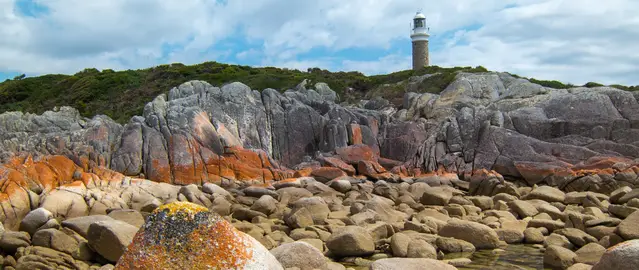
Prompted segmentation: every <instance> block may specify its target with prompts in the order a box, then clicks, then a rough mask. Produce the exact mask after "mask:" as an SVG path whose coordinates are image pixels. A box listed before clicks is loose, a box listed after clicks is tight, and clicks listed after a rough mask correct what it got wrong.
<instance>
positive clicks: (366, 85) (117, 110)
mask: <svg viewBox="0 0 639 270" xmlns="http://www.w3.org/2000/svg"><path fill="white" fill-rule="evenodd" d="M487 71H488V70H486V69H485V68H484V67H481V66H478V67H454V68H444V67H438V66H428V67H425V68H423V69H421V70H404V71H399V72H395V73H390V74H384V75H375V76H365V75H363V74H362V73H360V72H330V71H328V70H322V69H319V68H310V69H308V70H306V71H300V70H291V69H286V68H284V69H280V68H275V67H263V68H253V67H249V66H241V65H228V64H222V63H217V62H205V63H201V64H197V65H190V66H186V65H183V64H179V63H176V64H170V65H160V66H157V67H152V68H147V69H139V70H125V71H113V70H110V69H105V70H102V71H99V70H97V69H95V68H87V69H85V70H82V71H80V72H78V73H76V74H73V75H61V74H49V75H44V76H39V77H29V78H26V77H25V75H24V74H22V75H19V76H16V77H15V78H14V79H13V80H6V81H5V82H3V83H0V113H2V112H4V111H14V110H15V111H23V112H31V113H42V112H44V111H46V110H50V109H51V108H53V107H54V106H65V105H66V106H72V107H75V108H77V109H78V110H79V111H80V113H81V114H82V115H83V116H86V117H92V116H93V115H96V114H106V115H108V116H110V117H111V118H113V119H114V120H116V121H118V122H120V123H124V122H127V121H128V120H129V119H130V117H131V116H133V115H140V114H142V110H143V108H144V105H145V104H146V103H147V102H150V101H151V100H152V99H153V98H155V97H156V96H157V95H159V94H162V93H167V92H168V91H169V89H171V88H172V87H175V86H178V85H180V84H182V83H184V82H187V81H189V80H203V81H206V82H209V83H210V84H212V85H215V86H221V85H223V84H226V83H230V82H234V81H239V82H242V83H244V84H246V85H248V86H249V87H251V89H257V90H260V91H261V90H263V89H266V88H273V89H276V90H278V91H285V90H286V89H290V88H293V87H295V86H296V85H297V84H299V83H300V82H301V81H302V80H304V79H308V80H309V81H310V82H311V85H312V84H314V83H316V82H326V83H327V84H328V85H329V86H330V87H331V88H332V89H333V90H335V92H337V93H338V94H339V95H340V97H341V100H342V101H347V102H353V101H356V100H358V99H361V98H372V97H375V96H381V97H384V98H386V99H388V100H390V101H391V102H393V103H394V104H401V100H402V97H403V95H404V93H405V92H406V91H407V89H409V90H410V91H415V92H422V93H439V92H441V91H442V90H444V89H445V88H446V87H447V86H448V85H449V84H450V83H451V82H452V81H453V80H454V79H455V76H456V75H457V73H458V72H470V73H477V72H487ZM425 74H430V75H431V76H428V77H426V78H424V79H423V80H422V81H421V82H413V83H409V82H408V79H409V78H411V77H413V76H422V75H425ZM530 81H531V82H534V83H538V84H541V85H544V86H548V87H554V88H568V87H570V86H571V85H564V84H563V83H561V82H558V81H541V80H535V79H530ZM409 84H410V85H409ZM586 85H587V87H593V86H596V85H599V84H596V83H588V84H586ZM311 87H312V86H311ZM613 87H617V88H620V89H624V90H629V91H634V90H639V86H631V87H627V86H620V85H613Z"/></svg>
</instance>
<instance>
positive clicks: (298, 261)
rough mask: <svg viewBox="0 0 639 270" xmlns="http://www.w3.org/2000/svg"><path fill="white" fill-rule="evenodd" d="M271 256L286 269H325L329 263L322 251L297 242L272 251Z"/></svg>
mask: <svg viewBox="0 0 639 270" xmlns="http://www.w3.org/2000/svg"><path fill="white" fill-rule="evenodd" d="M271 254H273V256H275V258H276V259H277V260H278V261H279V262H280V263H281V264H282V267H284V268H291V267H297V268H299V269H300V270H313V269H323V268H325V267H326V264H327V261H326V259H325V258H324V255H323V254H322V252H321V251H320V250H318V249H317V248H315V247H314V246H312V245H310V244H308V243H306V242H303V241H297V242H293V243H288V244H283V245H280V246H278V247H276V248H274V249H271Z"/></svg>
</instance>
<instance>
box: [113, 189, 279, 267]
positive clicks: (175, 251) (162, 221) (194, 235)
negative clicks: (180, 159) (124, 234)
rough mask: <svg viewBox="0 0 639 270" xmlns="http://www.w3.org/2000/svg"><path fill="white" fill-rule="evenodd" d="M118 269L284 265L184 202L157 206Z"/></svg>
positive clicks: (204, 210)
mask: <svg viewBox="0 0 639 270" xmlns="http://www.w3.org/2000/svg"><path fill="white" fill-rule="evenodd" d="M115 269H117V270H123V269H278V270H279V269H284V268H283V267H282V265H281V264H280V263H279V262H278V261H277V259H276V258H275V257H274V256H273V255H272V254H271V253H270V252H269V251H268V250H267V249H266V248H265V247H264V246H262V244H260V243H259V242H258V241H257V240H255V239H254V238H253V237H251V236H249V235H247V234H245V233H243V232H241V231H239V230H237V229H235V227H233V225H232V224H231V223H229V222H227V221H226V220H224V219H222V217H220V216H219V215H217V214H215V213H214V212H210V211H209V210H208V209H207V208H205V207H202V206H200V205H197V204H193V203H189V202H173V203H169V204H165V205H162V206H160V207H158V208H157V209H156V210H154V211H153V213H152V214H151V215H150V216H149V217H148V218H147V221H146V223H145V224H144V225H143V226H142V227H141V228H140V230H139V231H138V233H137V234H136V235H135V237H134V238H133V242H131V244H130V245H129V246H128V248H127V250H126V252H125V253H124V255H122V257H120V260H119V261H118V263H117V264H116V266H115Z"/></svg>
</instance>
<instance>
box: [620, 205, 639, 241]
mask: <svg viewBox="0 0 639 270" xmlns="http://www.w3.org/2000/svg"><path fill="white" fill-rule="evenodd" d="M637 224H639V211H637V212H634V213H632V214H630V215H629V216H628V217H626V218H625V219H624V220H623V221H621V223H620V224H619V226H617V230H616V231H615V232H616V233H617V234H618V235H619V236H621V237H623V238H624V239H626V240H631V239H639V226H637Z"/></svg>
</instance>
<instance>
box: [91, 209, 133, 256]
mask: <svg viewBox="0 0 639 270" xmlns="http://www.w3.org/2000/svg"><path fill="white" fill-rule="evenodd" d="M137 231H138V228H137V227H135V226H133V225H131V224H129V223H126V222H124V221H119V220H115V219H113V220H104V221H98V222H95V223H92V224H91V226H89V231H88V234H87V240H88V241H89V246H91V248H92V249H93V250H95V251H96V252H97V253H98V254H100V255H101V256H102V257H104V258H105V259H107V260H109V261H111V262H117V261H118V259H120V256H122V254H123V253H124V251H125V250H126V247H127V246H128V245H129V244H130V243H131V241H132V240H133V236H135V234H136V233H137Z"/></svg>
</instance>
